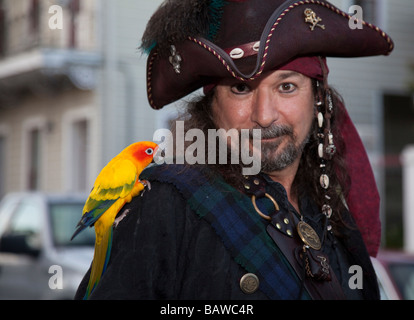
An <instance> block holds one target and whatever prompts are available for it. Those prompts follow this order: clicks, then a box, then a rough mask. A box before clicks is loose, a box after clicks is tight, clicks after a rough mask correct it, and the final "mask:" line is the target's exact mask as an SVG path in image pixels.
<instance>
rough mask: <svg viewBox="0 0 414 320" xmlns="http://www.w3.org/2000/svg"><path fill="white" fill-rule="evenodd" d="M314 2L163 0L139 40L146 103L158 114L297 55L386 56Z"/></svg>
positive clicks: (380, 38) (380, 43) (383, 48)
mask: <svg viewBox="0 0 414 320" xmlns="http://www.w3.org/2000/svg"><path fill="white" fill-rule="evenodd" d="M351 19H354V18H352V17H351V16H350V15H348V14H347V13H345V12H343V11H341V10H340V9H338V8H336V7H335V6H333V5H332V4H331V3H329V2H328V1H322V0H302V1H294V0H288V1H285V0H266V1H263V0H166V1H165V2H164V3H163V4H162V5H161V6H160V7H159V8H158V10H157V11H156V12H155V13H154V15H153V16H152V18H151V19H150V21H149V23H148V25H147V28H146V31H145V33H144V35H143V39H142V48H143V49H144V50H145V51H147V52H148V53H149V57H148V63H147V90H148V100H149V103H150V105H151V107H152V108H154V109H161V108H162V107H163V106H165V105H167V104H169V103H172V102H174V101H176V100H178V99H180V98H182V97H184V96H186V95H188V94H189V93H191V92H193V91H195V90H197V89H199V88H201V87H203V86H205V85H208V84H210V83H212V82H214V81H215V79H216V80H217V79H220V78H224V77H234V78H238V79H240V80H243V81H249V80H252V79H255V78H257V77H259V76H260V75H261V74H262V73H263V72H265V71H268V70H273V69H277V68H278V67H280V66H282V65H284V64H286V63H288V62H289V61H290V60H292V59H294V58H297V57H301V56H324V57H364V56H373V55H388V54H389V53H390V52H391V51H392V49H393V47H394V44H393V42H392V40H391V38H390V37H389V36H388V35H387V34H386V33H385V32H383V31H382V30H380V29H379V28H378V27H376V26H374V25H372V24H369V23H366V22H364V21H360V22H359V23H360V24H361V26H362V29H358V28H351V25H352V24H353V23H355V22H354V21H352V20H351Z"/></svg>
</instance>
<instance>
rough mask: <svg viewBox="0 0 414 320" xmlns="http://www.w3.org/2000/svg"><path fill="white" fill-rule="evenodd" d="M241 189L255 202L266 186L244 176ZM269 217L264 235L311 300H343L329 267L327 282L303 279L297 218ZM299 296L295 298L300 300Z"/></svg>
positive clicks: (277, 213) (256, 178)
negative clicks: (270, 239) (294, 273)
mask: <svg viewBox="0 0 414 320" xmlns="http://www.w3.org/2000/svg"><path fill="white" fill-rule="evenodd" d="M244 188H245V192H246V193H247V194H250V195H254V196H255V197H257V198H260V197H263V196H264V195H265V194H266V193H265V192H266V182H265V180H264V179H263V177H261V176H260V175H258V176H246V177H245V185H244ZM269 217H270V221H271V222H270V223H269V225H268V226H267V227H266V231H267V233H268V234H269V236H270V237H271V238H272V240H273V241H274V242H275V244H276V245H277V246H278V247H279V249H280V250H281V251H282V253H283V255H284V256H285V257H286V259H287V260H288V261H289V263H290V265H291V266H292V268H293V269H294V270H295V272H296V275H297V276H298V278H299V279H300V280H301V282H302V283H303V286H304V288H305V289H306V290H307V291H308V293H309V294H310V296H311V297H312V299H315V300H344V299H346V297H345V295H344V293H343V291H342V286H341V284H340V283H339V281H338V279H337V277H336V276H335V273H334V272H333V270H332V268H331V266H329V274H330V281H327V280H325V281H322V280H315V279H313V278H310V277H308V276H306V272H305V269H304V266H303V265H300V264H299V262H298V258H297V252H298V250H299V249H301V248H303V245H304V243H303V242H302V240H301V239H300V237H299V234H298V232H297V231H296V227H295V226H297V225H298V223H299V219H298V217H297V216H296V215H294V214H291V213H290V212H286V211H283V210H282V211H278V210H276V211H274V212H273V213H272V214H271V215H270V216H269ZM301 295H302V292H301V293H300V295H299V297H298V298H300V297H301Z"/></svg>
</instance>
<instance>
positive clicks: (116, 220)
mask: <svg viewBox="0 0 414 320" xmlns="http://www.w3.org/2000/svg"><path fill="white" fill-rule="evenodd" d="M129 211H130V210H129V209H126V210H124V211H123V212H122V213H121V214H120V215H119V217H117V218H116V219H115V221H114V224H113V226H114V228H116V227H118V224H119V223H120V222H121V221H122V220H124V218H125V217H126V215H127V214H128V213H129Z"/></svg>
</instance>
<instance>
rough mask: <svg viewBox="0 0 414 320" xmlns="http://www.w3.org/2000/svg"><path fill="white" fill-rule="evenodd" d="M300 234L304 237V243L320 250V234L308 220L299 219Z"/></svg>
mask: <svg viewBox="0 0 414 320" xmlns="http://www.w3.org/2000/svg"><path fill="white" fill-rule="evenodd" d="M297 228H298V234H299V237H300V238H301V239H302V241H303V243H304V244H306V245H308V246H309V247H311V248H312V249H315V250H320V248H321V246H322V245H321V240H320V239H319V236H318V234H317V233H316V231H315V230H313V228H312V227H311V226H310V225H308V224H307V223H306V222H303V221H299V223H298V226H297Z"/></svg>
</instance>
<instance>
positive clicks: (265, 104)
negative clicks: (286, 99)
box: [252, 90, 279, 128]
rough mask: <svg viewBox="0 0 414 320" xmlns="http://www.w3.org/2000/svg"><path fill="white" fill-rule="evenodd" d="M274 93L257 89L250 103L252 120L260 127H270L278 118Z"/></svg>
mask: <svg viewBox="0 0 414 320" xmlns="http://www.w3.org/2000/svg"><path fill="white" fill-rule="evenodd" d="M276 102H277V101H276V98H275V95H274V94H273V93H272V92H271V91H267V90H262V91H257V92H256V94H255V97H254V99H253V105H252V121H253V122H255V123H257V124H258V125H259V126H261V127H262V128H267V127H270V126H271V125H272V124H273V123H274V122H275V121H277V119H278V118H279V113H278V111H277V105H276Z"/></svg>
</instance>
